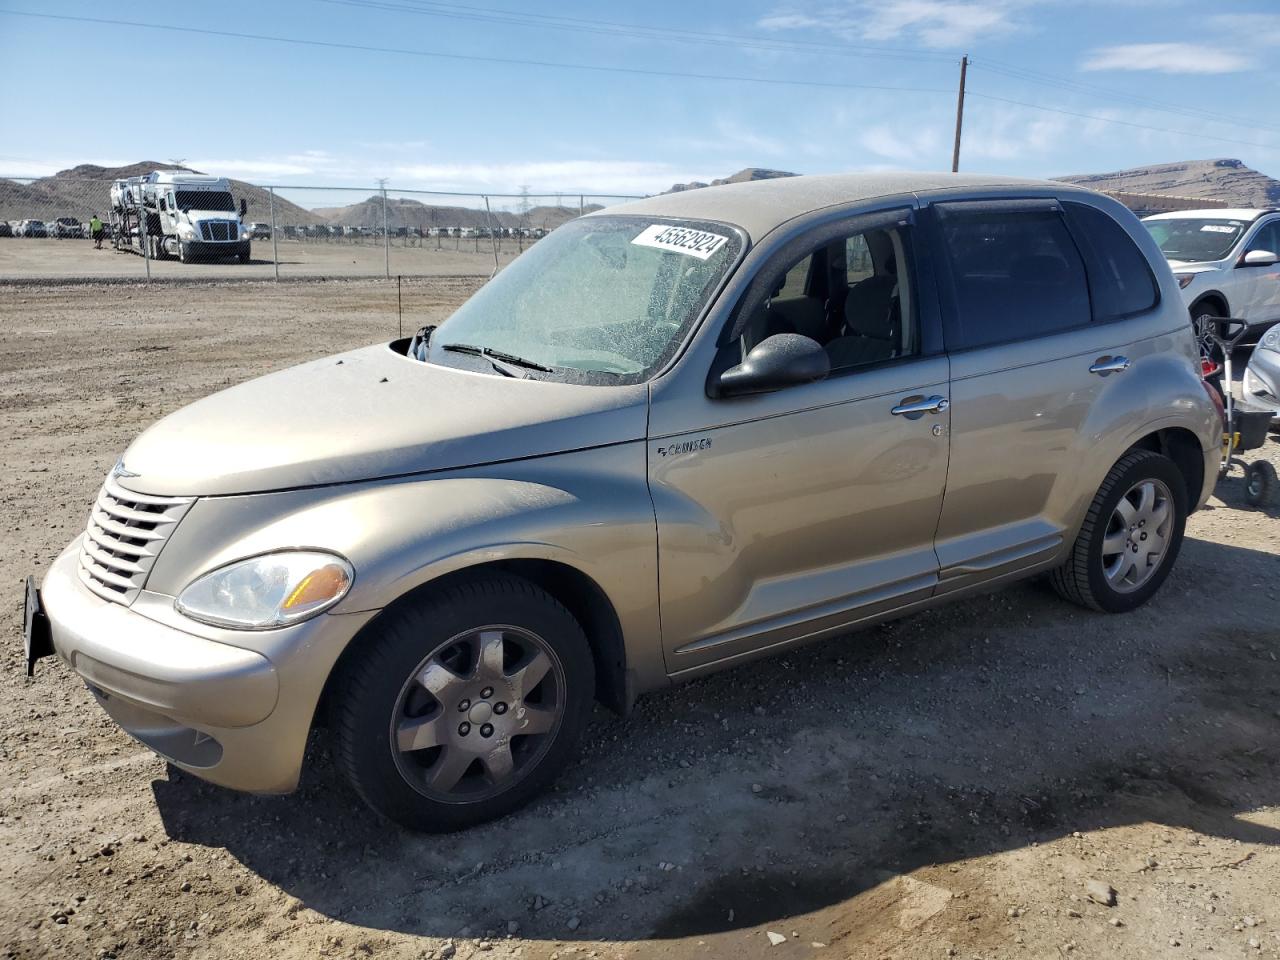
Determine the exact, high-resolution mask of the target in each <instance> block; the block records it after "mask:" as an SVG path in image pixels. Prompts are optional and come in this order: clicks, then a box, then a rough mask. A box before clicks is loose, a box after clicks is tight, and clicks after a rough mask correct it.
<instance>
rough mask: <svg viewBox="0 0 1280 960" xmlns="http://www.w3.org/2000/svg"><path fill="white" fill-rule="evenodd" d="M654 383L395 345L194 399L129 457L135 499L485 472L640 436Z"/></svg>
mask: <svg viewBox="0 0 1280 960" xmlns="http://www.w3.org/2000/svg"><path fill="white" fill-rule="evenodd" d="M647 397H648V388H647V387H646V386H645V385H644V384H639V385H636V386H622V387H599V386H582V385H578V384H565V383H550V382H547V381H538V380H520V379H516V378H512V377H503V376H499V375H489V374H487V373H473V372H470V371H467V370H458V369H454V368H451V367H441V366H436V365H434V364H427V363H421V362H419V361H417V360H411V359H410V358H408V357H406V356H405V355H404V354H401V353H397V352H395V351H393V350H392V349H391V348H390V346H388V345H386V344H382V345H378V346H373V347H366V348H364V349H361V350H356V351H352V352H350V353H345V354H339V355H337V356H333V357H327V358H325V359H323V360H315V361H312V362H311V363H305V364H302V365H301V366H297V367H291V368H289V369H287V370H282V371H280V372H279V373H273V374H269V375H268V376H265V377H260V378H258V379H256V380H250V381H249V382H247V383H243V384H240V385H239V386H236V387H232V388H230V389H229V390H223V391H222V392H220V393H215V394H213V395H212V396H209V397H206V398H204V399H203V400H197V401H196V402H195V403H193V404H191V405H190V406H187V407H183V408H182V409H181V410H178V411H177V412H176V413H172V414H170V415H169V416H167V417H165V418H164V419H163V420H161V421H159V422H158V423H156V424H154V425H153V426H152V427H150V428H149V429H147V430H146V432H144V433H143V434H142V435H141V436H139V437H138V438H137V439H136V440H135V441H134V442H133V443H132V444H131V445H130V446H129V448H128V450H126V451H125V454H124V458H123V460H124V467H123V469H124V471H125V472H124V473H123V474H122V475H121V476H119V477H118V478H117V479H118V481H119V482H120V483H121V484H122V485H123V486H125V487H127V488H128V489H130V490H133V491H135V492H137V493H151V494H156V495H163V496H216V495H222V494H237V493H260V492H264V491H268V490H282V489H288V488H293V487H307V486H320V485H325V484H333V483H350V482H354V481H358V480H373V479H377V478H381V477H391V476H399V475H403V474H411V473H420V472H425V471H430V470H448V469H455V468H458V467H469V466H477V465H480V464H485V463H495V462H498V461H503V460H515V459H521V458H527V457H537V456H543V455H546V454H553V453H562V452H565V451H568V450H578V449H584V448H587V447H595V446H602V445H605V444H610V443H619V442H624V441H630V440H640V439H643V438H644V436H645V428H646V424H647Z"/></svg>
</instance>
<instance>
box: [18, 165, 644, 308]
mask: <svg viewBox="0 0 1280 960" xmlns="http://www.w3.org/2000/svg"><path fill="white" fill-rule="evenodd" d="M173 172H174V173H177V174H185V173H186V171H173ZM167 173H169V171H166V172H165V173H164V174H161V176H160V177H159V178H152V179H151V181H147V180H146V179H145V178H144V177H139V178H138V180H137V181H136V182H135V181H133V180H130V181H124V180H110V179H76V178H68V177H65V176H61V175H59V176H54V177H44V178H24V177H4V176H0V280H32V281H39V280H47V281H51V282H56V281H59V280H68V281H70V280H85V279H120V280H130V279H145V280H153V279H154V280H168V279H184V278H190V279H203V278H209V279H215V278H216V279H219V280H221V279H231V278H241V279H253V280H263V279H291V278H304V277H323V278H335V279H337V278H348V277H350V278H377V277H382V278H391V277H396V276H404V277H419V276H421V277H431V276H471V277H481V278H482V277H487V276H489V275H491V274H492V273H493V272H494V271H495V270H498V269H501V268H502V267H503V266H505V265H506V264H508V263H510V262H511V261H512V260H513V259H514V258H515V257H517V256H519V255H520V254H521V253H522V252H523V251H524V250H525V249H527V248H528V247H529V246H530V245H532V244H534V243H537V241H538V240H539V239H540V238H542V237H544V236H546V234H547V233H549V232H551V231H552V230H554V229H555V228H556V227H558V226H560V225H561V224H562V223H565V222H567V221H569V220H572V219H574V218H576V217H579V216H581V215H583V214H585V213H590V212H592V211H594V210H599V209H601V208H602V207H606V206H610V205H612V204H616V203H619V202H623V201H626V200H631V199H636V198H637V196H636V195H629V194H613V195H601V194H584V193H576V192H575V193H567V192H562V193H555V192H551V193H545V192H542V193H532V192H523V191H522V192H521V193H519V194H482V193H451V192H446V191H434V190H399V189H394V188H391V187H388V186H386V185H385V184H383V185H380V186H376V187H374V188H372V189H370V188H368V187H345V186H324V187H316V186H294V185H287V186H282V185H257V184H251V183H246V182H243V181H238V180H231V181H229V182H222V183H220V184H218V183H214V184H211V185H209V186H208V187H207V188H205V187H202V188H201V189H202V190H203V191H204V192H201V193H194V192H190V190H184V184H183V183H182V182H180V181H178V180H177V178H168V177H166V176H165V174H167ZM170 179H172V180H173V181H174V182H170ZM228 186H229V188H230V189H229V191H227V189H226V188H227V187H228ZM227 192H229V193H230V196H229V197H227V196H226V193H227ZM204 207H207V208H210V209H202V208H204ZM91 224H96V225H99V226H100V229H99V230H97V231H96V232H95V231H94V230H92V229H91ZM237 234H238V236H237Z"/></svg>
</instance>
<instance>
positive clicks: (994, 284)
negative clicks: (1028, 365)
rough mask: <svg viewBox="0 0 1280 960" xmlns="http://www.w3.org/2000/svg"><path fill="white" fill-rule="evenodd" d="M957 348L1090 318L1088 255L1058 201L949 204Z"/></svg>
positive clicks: (946, 219) (945, 227)
mask: <svg viewBox="0 0 1280 960" xmlns="http://www.w3.org/2000/svg"><path fill="white" fill-rule="evenodd" d="M940 222H941V228H942V241H943V246H944V247H945V251H946V255H947V258H948V260H949V262H950V265H951V276H952V279H953V282H954V289H955V299H956V304H955V314H956V315H955V317H954V323H953V324H952V325H951V326H952V329H951V330H950V331H949V337H948V341H949V342H948V346H949V347H950V348H952V349H964V348H967V347H981V346H987V345H990V344H995V343H1006V342H1009V341H1014V340H1027V339H1031V338H1033V337H1039V336H1044V335H1046V334H1051V333H1056V332H1059V331H1062V330H1069V329H1071V328H1072V327H1078V326H1083V325H1085V324H1087V323H1089V321H1090V308H1089V288H1088V284H1087V282H1086V279H1085V270H1084V263H1083V262H1082V261H1081V259H1080V253H1079V252H1078V251H1077V249H1076V246H1075V242H1074V241H1073V240H1072V239H1071V235H1070V233H1068V232H1067V227H1066V224H1065V223H1063V220H1062V215H1061V214H1060V213H1059V212H1058V211H1057V210H1054V209H1041V210H1035V209H1027V210H1010V211H1006V210H1001V209H1000V208H999V207H998V206H996V205H993V206H992V207H991V208H990V209H983V208H977V209H972V210H964V209H962V210H957V211H955V212H951V211H946V212H945V213H944V215H943V216H942V217H941V219H940Z"/></svg>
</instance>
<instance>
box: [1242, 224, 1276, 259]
mask: <svg viewBox="0 0 1280 960" xmlns="http://www.w3.org/2000/svg"><path fill="white" fill-rule="evenodd" d="M1249 249H1250V250H1266V251H1267V252H1268V253H1275V254H1280V220H1273V221H1272V222H1271V223H1268V224H1264V225H1263V227H1262V229H1261V230H1259V231H1258V232H1257V233H1256V234H1254V237H1253V240H1251V241H1250V242H1249Z"/></svg>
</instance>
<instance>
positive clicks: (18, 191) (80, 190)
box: [0, 161, 315, 224]
mask: <svg viewBox="0 0 1280 960" xmlns="http://www.w3.org/2000/svg"><path fill="white" fill-rule="evenodd" d="M152 170H187V172H189V173H199V172H200V171H199V170H190V169H189V168H187V167H175V166H174V165H173V164H171V163H153V162H147V161H144V162H142V163H131V164H129V165H128V166H126V167H99V166H97V165H95V164H91V163H82V164H80V166H78V167H72V168H71V169H70V170H60V171H58V172H57V173H55V174H54V175H53V176H51V177H41V178H40V179H39V180H34V181H32V182H31V183H29V184H22V183H17V182H15V181H13V180H0V220H25V219H36V220H46V221H47V220H53V219H56V218H57V217H75V218H77V219H78V220H88V219H89V217H91V216H92V215H93V214H95V213H96V214H98V215H99V216H100V217H102V218H103V219H104V220H105V219H106V217H107V208H108V206H110V191H111V181H112V180H119V179H121V178H123V177H138V176H142V175H143V174H147V173H150V172H151V171H152ZM231 195H232V196H233V197H235V199H236V202H237V203H239V202H240V198H241V197H244V198H245V199H246V200H248V201H249V219H250V220H262V221H266V220H267V219H269V217H270V196H269V195H268V193H267V191H266V190H263V189H262V188H261V187H255V186H253V184H250V183H245V182H244V181H242V180H232V181H231ZM314 220H315V217H313V216H312V215H311V214H310V213H308V212H307V211H306V210H304V209H303V208H302V207H299V206H297V205H296V204H293V203H290V202H289V201H288V200H285V199H283V198H282V197H280V196H279V195H277V196H276V222H277V223H282V224H283V223H300V224H301V223H311V222H312V221H314Z"/></svg>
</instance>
